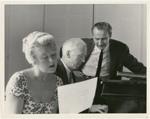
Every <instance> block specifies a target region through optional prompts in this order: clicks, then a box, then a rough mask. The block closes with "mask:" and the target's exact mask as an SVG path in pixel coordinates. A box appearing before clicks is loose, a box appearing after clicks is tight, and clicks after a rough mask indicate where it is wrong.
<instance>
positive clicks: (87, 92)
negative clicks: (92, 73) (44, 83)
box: [58, 77, 97, 114]
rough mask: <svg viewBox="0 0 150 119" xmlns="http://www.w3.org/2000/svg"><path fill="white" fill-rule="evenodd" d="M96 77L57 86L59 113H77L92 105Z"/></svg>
mask: <svg viewBox="0 0 150 119" xmlns="http://www.w3.org/2000/svg"><path fill="white" fill-rule="evenodd" d="M96 84H97V77H96V78H92V79H89V80H86V81H82V82H78V83H74V84H69V85H65V86H60V87H58V102H59V113H61V114H68V113H70V114H77V113H79V112H81V111H83V110H85V109H87V108H89V107H91V106H92V103H93V99H94V96H95V90H96Z"/></svg>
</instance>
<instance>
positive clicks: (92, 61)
mask: <svg viewBox="0 0 150 119" xmlns="http://www.w3.org/2000/svg"><path fill="white" fill-rule="evenodd" d="M100 52H101V50H100V49H99V48H98V47H97V46H96V45H95V47H94V49H93V52H92V53H91V55H90V57H89V59H88V61H87V62H86V64H85V65H84V67H83V68H82V72H83V73H84V74H85V75H87V76H95V75H96V71H97V68H98V61H99V55H100ZM109 76H110V52H109V44H108V45H107V46H106V47H105V48H104V49H103V60H102V65H101V72H100V78H101V79H104V80H107V79H109Z"/></svg>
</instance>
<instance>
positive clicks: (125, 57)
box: [79, 38, 146, 80]
mask: <svg viewBox="0 0 150 119" xmlns="http://www.w3.org/2000/svg"><path fill="white" fill-rule="evenodd" d="M82 40H83V41H84V42H85V43H86V44H87V56H86V59H85V61H87V60H88V58H89V56H90V55H91V53H92V51H93V49H94V46H95V44H94V40H93V39H92V38H91V39H88V38H83V39H82ZM109 50H110V79H115V80H116V79H120V77H117V71H122V69H123V66H125V67H126V68H128V69H129V70H130V71H132V72H133V73H137V74H146V67H145V66H144V65H143V64H142V63H140V62H138V60H137V59H136V58H135V57H134V56H133V55H131V54H130V52H129V48H128V46H127V45H126V44H124V43H122V42H120V41H116V40H113V39H110V40H109ZM85 63H86V62H84V63H83V64H82V65H81V66H80V68H79V69H82V67H83V66H84V65H85Z"/></svg>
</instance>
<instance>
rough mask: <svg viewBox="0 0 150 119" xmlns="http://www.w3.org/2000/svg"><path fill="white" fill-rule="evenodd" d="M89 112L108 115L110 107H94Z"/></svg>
mask: <svg viewBox="0 0 150 119" xmlns="http://www.w3.org/2000/svg"><path fill="white" fill-rule="evenodd" d="M89 112H93V113H97V112H98V113H107V112H108V106H107V105H100V104H99V105H92V106H91V107H90V108H89Z"/></svg>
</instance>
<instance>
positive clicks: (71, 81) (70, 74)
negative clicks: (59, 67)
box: [69, 72, 73, 83]
mask: <svg viewBox="0 0 150 119" xmlns="http://www.w3.org/2000/svg"><path fill="white" fill-rule="evenodd" d="M69 81H70V83H73V78H72V72H70V73H69Z"/></svg>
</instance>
